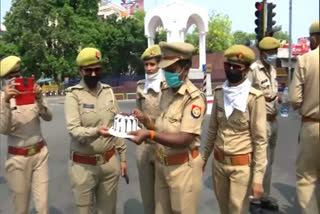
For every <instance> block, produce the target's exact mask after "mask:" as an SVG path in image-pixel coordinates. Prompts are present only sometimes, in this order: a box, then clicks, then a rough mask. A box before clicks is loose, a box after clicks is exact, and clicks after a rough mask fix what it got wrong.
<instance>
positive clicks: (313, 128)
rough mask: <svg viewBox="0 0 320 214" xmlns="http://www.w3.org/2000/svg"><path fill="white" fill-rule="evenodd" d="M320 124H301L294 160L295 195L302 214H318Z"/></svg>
mask: <svg viewBox="0 0 320 214" xmlns="http://www.w3.org/2000/svg"><path fill="white" fill-rule="evenodd" d="M319 129H320V123H316V122H303V123H302V124H301V131H300V141H299V142H300V143H299V152H298V157H297V160H296V177H297V195H298V201H299V204H300V206H301V208H302V213H303V214H319V213H320V197H319V196H320V194H319V192H320V188H319V186H320V139H319V134H320V133H319Z"/></svg>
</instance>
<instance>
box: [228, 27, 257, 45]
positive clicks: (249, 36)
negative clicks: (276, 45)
mask: <svg viewBox="0 0 320 214" xmlns="http://www.w3.org/2000/svg"><path fill="white" fill-rule="evenodd" d="M233 37H234V43H235V44H236V45H248V44H249V43H250V40H255V39H256V35H255V34H254V33H246V32H243V31H241V30H238V31H236V32H234V33H233Z"/></svg>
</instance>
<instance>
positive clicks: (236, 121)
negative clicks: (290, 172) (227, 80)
mask: <svg viewBox="0 0 320 214" xmlns="http://www.w3.org/2000/svg"><path fill="white" fill-rule="evenodd" d="M247 103H248V104H247V109H246V111H245V112H244V113H243V112H241V111H239V110H237V109H235V110H234V111H233V113H232V114H231V116H230V117H229V119H228V120H227V118H226V115H225V109H224V101H223V90H222V88H221V87H218V88H217V89H216V90H215V97H214V103H213V108H212V113H211V119H210V123H209V129H208V137H207V143H206V145H205V149H204V154H203V159H204V160H205V161H207V160H208V158H209V156H210V154H211V153H212V151H213V150H214V149H215V150H216V151H220V153H222V154H223V156H224V158H225V161H223V162H220V161H217V160H213V163H212V165H213V166H212V177H213V183H214V189H215V194H216V196H217V200H218V203H219V207H220V211H221V213H222V214H229V213H232V214H244V213H245V214H247V213H248V207H249V196H250V194H251V190H252V189H251V187H252V182H254V183H258V184H262V180H263V177H264V173H265V168H266V164H267V163H266V146H267V144H266V118H265V114H266V113H265V101H264V97H263V95H262V93H261V92H260V91H258V90H256V89H254V88H251V89H250V93H249V97H248V101H247ZM250 153H252V154H251V158H250V159H251V163H250V164H249V165H238V166H237V165H235V164H232V161H227V160H229V159H230V160H231V157H234V156H237V155H244V154H250Z"/></svg>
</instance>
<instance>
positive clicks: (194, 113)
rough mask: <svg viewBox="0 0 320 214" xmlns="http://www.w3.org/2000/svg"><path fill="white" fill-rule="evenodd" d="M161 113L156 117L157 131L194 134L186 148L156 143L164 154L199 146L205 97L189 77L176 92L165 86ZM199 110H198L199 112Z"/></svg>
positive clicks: (204, 110) (204, 111)
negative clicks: (192, 139)
mask: <svg viewBox="0 0 320 214" xmlns="http://www.w3.org/2000/svg"><path fill="white" fill-rule="evenodd" d="M160 111H162V113H161V115H160V116H159V117H158V118H157V120H156V123H155V127H156V131H157V132H164V133H179V132H187V133H191V134H195V135H196V137H195V139H194V141H193V142H192V143H191V144H190V145H189V146H188V147H186V148H179V149H177V148H170V147H167V146H163V145H160V144H157V149H159V150H161V151H163V153H164V154H176V153H181V152H184V151H188V150H191V149H193V148H194V147H199V146H200V134H201V126H202V122H203V120H204V115H205V113H206V98H205V96H204V95H203V93H202V92H200V91H199V90H198V89H197V87H196V86H194V85H193V84H192V83H191V82H190V80H189V79H186V80H185V82H184V83H183V84H182V86H181V87H180V88H179V90H178V91H177V92H175V91H174V90H173V89H172V88H169V87H167V88H166V89H164V90H162V96H161V102H160ZM199 111H200V112H199Z"/></svg>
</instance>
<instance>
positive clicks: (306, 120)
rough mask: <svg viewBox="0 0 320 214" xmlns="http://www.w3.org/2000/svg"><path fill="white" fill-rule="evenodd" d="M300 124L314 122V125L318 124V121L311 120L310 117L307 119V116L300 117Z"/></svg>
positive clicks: (319, 121)
mask: <svg viewBox="0 0 320 214" xmlns="http://www.w3.org/2000/svg"><path fill="white" fill-rule="evenodd" d="M301 122H315V123H320V119H316V118H312V117H307V116H302V117H301Z"/></svg>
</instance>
